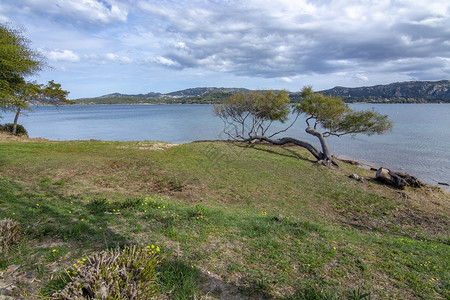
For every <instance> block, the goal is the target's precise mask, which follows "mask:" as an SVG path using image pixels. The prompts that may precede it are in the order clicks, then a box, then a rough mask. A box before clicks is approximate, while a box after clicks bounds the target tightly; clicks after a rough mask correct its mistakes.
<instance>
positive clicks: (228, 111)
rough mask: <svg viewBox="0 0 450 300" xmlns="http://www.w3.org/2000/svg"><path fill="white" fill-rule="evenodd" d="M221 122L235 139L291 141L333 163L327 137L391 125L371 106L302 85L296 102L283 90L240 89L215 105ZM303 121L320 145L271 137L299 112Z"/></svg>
mask: <svg viewBox="0 0 450 300" xmlns="http://www.w3.org/2000/svg"><path fill="white" fill-rule="evenodd" d="M214 110H215V113H216V115H217V116H219V117H220V118H221V119H222V121H223V122H224V132H225V133H226V134H227V135H228V136H229V137H230V138H232V139H234V140H241V141H250V142H251V141H266V142H269V143H271V144H275V145H284V144H288V143H292V144H295V145H298V146H301V147H304V148H306V149H307V150H308V151H309V152H310V153H311V154H312V155H313V156H314V157H315V158H316V159H317V160H318V161H319V162H321V163H323V164H327V165H328V164H331V163H332V164H336V163H335V162H334V161H333V159H332V155H331V151H330V149H329V147H328V143H327V140H326V137H329V136H332V135H333V136H342V135H346V134H352V135H353V134H358V133H362V134H366V135H372V134H381V133H384V132H386V131H387V130H390V129H391V128H392V122H391V121H390V120H389V119H388V116H386V115H381V114H379V113H378V112H375V111H374V110H367V111H355V110H353V109H351V108H350V107H349V106H348V104H346V103H345V102H344V101H343V100H342V99H341V98H338V97H334V96H324V95H322V94H320V93H314V92H313V90H312V88H311V87H304V88H303V90H302V91H301V98H300V101H299V102H298V103H295V104H290V101H289V96H288V93H287V92H286V91H282V92H280V93H279V94H278V95H275V94H274V93H273V92H271V91H269V92H266V93H261V92H260V93H258V92H253V93H247V94H245V93H239V94H235V95H233V96H231V97H229V98H228V99H227V100H226V101H225V102H224V103H223V104H219V105H216V106H215V107H214ZM291 113H292V114H293V115H292V117H291V119H292V121H291V122H290V123H289V124H288V125H287V126H286V128H284V129H283V130H280V131H277V132H275V133H272V134H270V135H269V134H268V132H269V131H268V129H269V128H270V127H271V125H272V124H273V122H276V121H278V122H281V123H286V121H288V119H289V118H288V117H289V115H290V114H291ZM301 115H303V116H304V117H305V122H306V129H305V131H306V133H308V134H310V135H312V136H315V137H317V138H318V140H319V143H320V148H319V147H316V146H315V145H314V144H312V143H310V142H308V141H303V140H300V139H297V138H293V137H282V138H274V136H275V135H278V134H280V133H282V132H285V131H286V130H287V129H289V128H290V127H292V125H293V124H294V123H295V122H296V121H297V119H298V118H299V116H301Z"/></svg>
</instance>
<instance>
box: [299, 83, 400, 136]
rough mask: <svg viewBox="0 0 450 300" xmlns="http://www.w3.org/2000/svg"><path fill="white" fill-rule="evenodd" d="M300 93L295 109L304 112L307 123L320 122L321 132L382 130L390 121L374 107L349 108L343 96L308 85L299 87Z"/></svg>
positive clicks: (390, 124) (317, 123) (312, 124)
mask: <svg viewBox="0 0 450 300" xmlns="http://www.w3.org/2000/svg"><path fill="white" fill-rule="evenodd" d="M301 97H302V98H301V100H300V101H299V103H298V104H297V105H296V107H295V111H297V112H298V113H300V114H304V115H305V116H306V123H307V125H308V127H313V128H314V129H317V128H318V126H320V128H322V129H323V130H324V132H323V133H322V134H323V135H324V136H330V135H335V136H340V135H345V134H357V133H363V134H366V135H372V134H381V133H383V132H385V131H387V130H390V129H391V128H392V125H393V124H392V122H391V121H390V120H389V119H388V116H387V115H381V114H380V113H378V112H375V111H374V110H367V111H355V110H352V109H351V108H350V107H349V106H348V104H346V103H345V102H344V101H343V100H342V98H339V97H334V96H324V95H322V94H320V93H314V92H313V90H312V88H311V87H310V86H307V87H304V88H303V89H302V92H301Z"/></svg>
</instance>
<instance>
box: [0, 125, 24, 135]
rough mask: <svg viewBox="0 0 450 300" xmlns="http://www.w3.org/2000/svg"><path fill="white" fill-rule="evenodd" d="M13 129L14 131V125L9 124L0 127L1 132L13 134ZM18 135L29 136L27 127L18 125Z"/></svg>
mask: <svg viewBox="0 0 450 300" xmlns="http://www.w3.org/2000/svg"><path fill="white" fill-rule="evenodd" d="M12 129H13V124H12V123H7V124H5V125H0V131H3V132H9V133H12ZM16 134H17V135H25V136H28V132H27V130H26V129H25V127H23V126H22V125H20V124H17V127H16Z"/></svg>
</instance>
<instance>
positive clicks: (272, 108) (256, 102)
mask: <svg viewBox="0 0 450 300" xmlns="http://www.w3.org/2000/svg"><path fill="white" fill-rule="evenodd" d="M289 103H290V99H289V94H288V92H287V91H285V90H283V91H280V92H279V93H278V94H275V93H274V92H273V91H267V92H265V93H263V92H250V93H237V94H233V95H231V96H230V97H229V98H227V99H226V100H225V101H224V103H223V104H219V105H215V106H214V112H215V114H216V115H217V116H218V117H220V118H221V119H222V120H223V121H224V122H225V123H226V124H230V125H232V126H234V129H235V135H234V137H240V138H244V137H246V136H249V137H251V136H256V135H265V134H266V132H267V130H268V129H269V128H270V126H271V124H272V122H273V121H280V122H281V123H284V122H286V121H287V119H288V117H289V112H290V110H289V106H288V104H289ZM230 136H231V134H230Z"/></svg>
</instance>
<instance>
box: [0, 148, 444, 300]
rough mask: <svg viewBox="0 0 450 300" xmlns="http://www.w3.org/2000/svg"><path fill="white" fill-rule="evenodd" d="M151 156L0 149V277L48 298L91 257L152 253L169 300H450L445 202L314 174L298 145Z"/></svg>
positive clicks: (426, 193) (323, 171)
mask: <svg viewBox="0 0 450 300" xmlns="http://www.w3.org/2000/svg"><path fill="white" fill-rule="evenodd" d="M158 145H159V144H158V143H155V142H102V141H73V142H46V141H33V140H27V141H26V142H24V141H8V142H1V141H0V218H1V219H3V218H12V219H14V220H16V221H18V222H19V223H20V224H21V226H22V234H23V239H22V241H21V243H20V244H19V245H17V246H14V247H12V248H11V250H10V251H9V253H8V255H7V256H6V255H2V256H0V269H3V270H6V269H7V268H8V266H11V265H20V269H21V270H23V271H24V272H26V271H28V272H29V271H31V270H33V271H35V272H36V274H37V275H36V276H38V277H39V280H40V281H41V284H40V286H38V289H39V290H41V292H42V293H43V294H45V295H50V294H51V292H52V291H55V290H57V289H58V288H60V286H61V285H62V284H63V283H61V282H58V281H55V278H58V275H57V274H60V272H61V271H62V270H64V268H68V267H70V265H71V263H73V262H74V261H76V260H77V259H79V258H81V257H83V256H85V255H88V254H90V253H93V252H95V251H100V250H103V249H107V248H114V247H117V246H124V245H127V244H134V243H137V244H144V245H145V244H157V245H160V247H161V252H162V253H163V256H164V257H165V258H164V260H163V262H162V263H161V264H160V265H159V267H158V285H159V289H160V290H159V292H160V294H161V295H166V296H168V297H171V298H172V299H192V298H195V297H201V296H202V295H206V294H208V293H210V294H208V295H211V293H212V294H214V295H217V297H219V296H218V295H219V294H220V293H221V292H220V289H219V288H217V289H216V290H215V291H208V290H205V288H204V286H205V282H206V283H208V282H215V281H217V278H220V281H221V282H224V283H226V284H227V286H228V287H229V288H231V289H235V290H236V291H239V293H241V294H242V295H246V296H249V297H250V296H255V295H260V296H261V295H262V296H267V297H275V298H278V299H369V298H368V297H369V294H370V296H371V297H372V299H379V298H381V299H423V298H426V299H449V298H450V294H449V274H448V270H449V269H450V265H449V256H448V253H450V246H449V236H448V232H449V230H448V229H449V226H448V225H449V218H448V211H449V210H448V209H449V195H448V193H444V192H442V191H440V190H437V189H435V188H424V189H422V190H417V191H415V190H406V191H404V193H406V194H407V195H408V198H407V199H406V200H405V198H404V196H402V194H400V193H399V192H398V191H397V190H393V189H390V188H386V187H384V186H382V185H379V184H378V183H376V182H374V181H372V180H369V181H368V182H367V183H361V182H357V181H354V180H351V179H349V178H348V177H347V175H348V174H351V173H359V174H360V175H362V176H365V177H370V176H373V173H370V171H366V170H362V169H359V168H357V167H354V166H350V165H346V164H343V163H341V167H340V168H339V169H338V170H332V169H328V168H325V167H321V166H319V165H316V164H315V163H314V161H313V160H312V158H311V157H310V156H309V154H308V153H307V152H304V151H302V150H301V149H297V148H279V147H269V146H263V145H247V144H232V143H224V142H201V143H200V142H199V143H191V144H184V145H179V146H176V147H170V148H164V149H162V148H163V147H160V145H159V146H158ZM54 250H55V251H54ZM25 285H26V283H25ZM206 286H210V285H206ZM358 297H359V298H358ZM219 298H220V297H219Z"/></svg>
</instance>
